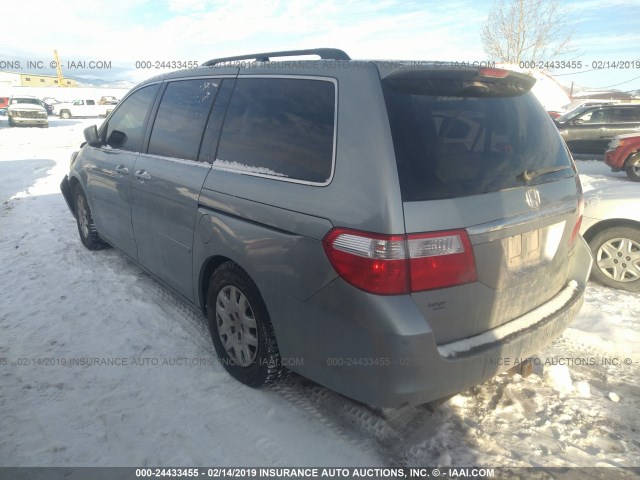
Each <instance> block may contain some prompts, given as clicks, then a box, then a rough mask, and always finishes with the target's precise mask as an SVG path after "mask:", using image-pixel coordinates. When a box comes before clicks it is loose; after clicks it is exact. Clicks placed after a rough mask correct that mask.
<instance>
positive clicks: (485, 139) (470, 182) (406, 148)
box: [384, 84, 574, 201]
mask: <svg viewBox="0 0 640 480" xmlns="http://www.w3.org/2000/svg"><path fill="white" fill-rule="evenodd" d="M416 91H417V92H419V91H420V90H419V89H416ZM384 94H385V99H386V103H387V110H388V112H389V121H390V125H391V132H392V136H393V142H394V148H395V153H396V161H397V164H398V174H399V177H400V187H401V192H402V198H403V201H418V200H434V199H442V198H454V197H461V196H467V195H475V194H480V193H486V192H492V191H499V190H504V189H507V188H513V187H518V186H523V185H531V184H538V183H543V182H548V181H552V180H556V179H558V178H564V177H567V176H572V175H574V172H573V169H572V167H571V160H570V158H569V155H568V153H567V150H566V148H565V145H564V143H563V141H562V139H561V137H560V135H559V134H558V131H557V129H556V128H555V126H554V124H553V122H552V121H551V119H550V118H549V117H548V116H547V114H546V112H545V111H544V109H543V108H542V107H541V106H540V104H539V103H538V102H537V100H536V99H535V97H534V96H533V94H531V93H526V94H524V95H519V96H509V97H505V96H495V97H490V98H486V97H477V96H474V95H473V94H472V95H471V96H435V95H420V94H418V93H416V94H413V93H409V92H408V91H407V88H406V85H405V86H404V88H403V89H402V91H398V90H395V89H393V88H392V87H391V86H390V85H388V84H387V85H385V87H384ZM537 172H543V174H537ZM530 173H531V174H530ZM534 173H536V175H533V174H534Z"/></svg>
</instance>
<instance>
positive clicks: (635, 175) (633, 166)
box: [624, 153, 640, 182]
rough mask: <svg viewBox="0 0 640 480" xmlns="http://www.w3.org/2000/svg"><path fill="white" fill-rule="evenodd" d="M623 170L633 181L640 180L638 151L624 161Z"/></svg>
mask: <svg viewBox="0 0 640 480" xmlns="http://www.w3.org/2000/svg"><path fill="white" fill-rule="evenodd" d="M624 170H625V172H627V177H629V178H630V179H631V180H633V181H634V182H640V153H636V154H635V155H632V156H630V157H629V158H628V159H627V161H626V162H624Z"/></svg>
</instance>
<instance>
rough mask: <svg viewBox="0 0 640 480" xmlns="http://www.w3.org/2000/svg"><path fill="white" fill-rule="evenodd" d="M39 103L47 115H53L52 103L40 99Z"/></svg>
mask: <svg viewBox="0 0 640 480" xmlns="http://www.w3.org/2000/svg"><path fill="white" fill-rule="evenodd" d="M40 105H42V106H43V107H44V109H45V110H46V111H47V115H53V105H50V104H48V103H47V102H45V101H44V100H40Z"/></svg>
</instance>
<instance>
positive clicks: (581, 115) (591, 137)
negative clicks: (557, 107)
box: [554, 105, 640, 153]
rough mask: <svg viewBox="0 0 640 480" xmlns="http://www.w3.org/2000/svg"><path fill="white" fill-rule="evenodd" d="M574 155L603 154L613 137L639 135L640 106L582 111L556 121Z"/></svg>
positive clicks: (583, 108) (606, 106)
mask: <svg viewBox="0 0 640 480" xmlns="http://www.w3.org/2000/svg"><path fill="white" fill-rule="evenodd" d="M554 121H555V122H556V125H557V127H558V129H559V130H560V133H561V135H562V136H563V138H564V140H565V141H566V142H567V146H568V147H569V149H570V150H571V151H572V152H574V153H604V151H605V150H606V148H607V145H608V144H609V142H610V141H611V139H612V138H613V137H615V136H616V135H621V134H625V133H634V132H636V133H637V132H640V105H594V106H590V107H581V108H576V109H575V110H572V111H571V112H569V113H567V114H565V115H562V116H560V117H558V118H556V119H555V120H554Z"/></svg>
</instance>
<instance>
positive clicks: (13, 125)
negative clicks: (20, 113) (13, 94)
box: [8, 119, 16, 127]
mask: <svg viewBox="0 0 640 480" xmlns="http://www.w3.org/2000/svg"><path fill="white" fill-rule="evenodd" d="M8 121H9V127H15V126H16V124H15V123H13V122H12V121H11V119H9V120H8Z"/></svg>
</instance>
